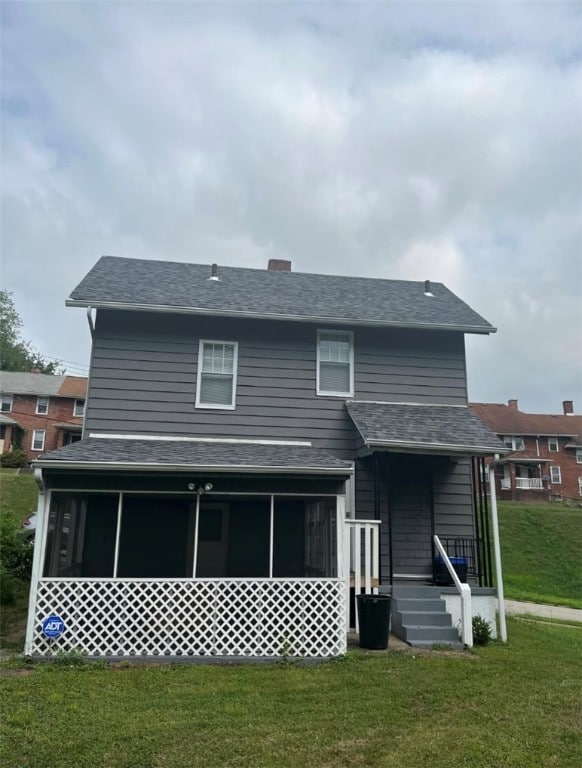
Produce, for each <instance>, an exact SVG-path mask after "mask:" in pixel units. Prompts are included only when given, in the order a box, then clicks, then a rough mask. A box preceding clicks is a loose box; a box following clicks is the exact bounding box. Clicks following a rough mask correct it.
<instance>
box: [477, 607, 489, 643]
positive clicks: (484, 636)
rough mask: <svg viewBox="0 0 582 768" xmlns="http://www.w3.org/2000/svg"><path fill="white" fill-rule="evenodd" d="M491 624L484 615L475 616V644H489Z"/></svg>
mask: <svg viewBox="0 0 582 768" xmlns="http://www.w3.org/2000/svg"><path fill="white" fill-rule="evenodd" d="M491 637H492V636H491V625H490V624H489V622H488V621H485V619H484V618H483V617H482V616H479V615H478V614H477V616H473V645H487V643H489V642H490V641H491Z"/></svg>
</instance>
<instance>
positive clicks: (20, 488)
mask: <svg viewBox="0 0 582 768" xmlns="http://www.w3.org/2000/svg"><path fill="white" fill-rule="evenodd" d="M37 497H38V486H37V484H36V483H35V481H34V477H33V475H17V474H16V472H15V471H14V470H10V469H4V470H2V471H1V472H0V502H1V503H2V504H5V505H6V506H7V507H8V509H10V510H12V512H13V513H14V514H15V515H17V516H18V518H19V519H21V520H24V519H25V518H26V517H29V516H30V515H31V514H32V513H33V512H35V511H36V500H37Z"/></svg>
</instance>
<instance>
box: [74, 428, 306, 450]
mask: <svg viewBox="0 0 582 768" xmlns="http://www.w3.org/2000/svg"><path fill="white" fill-rule="evenodd" d="M89 437H90V438H92V439H96V440H147V441H150V442H151V441H159V442H164V443H226V444H227V445H286V446H300V447H302V448H312V447H313V446H312V444H311V442H310V441H309V440H252V439H250V438H240V439H239V438H236V437H180V436H179V435H137V434H134V433H128V434H119V433H115V434H108V433H107V432H90V433H89Z"/></svg>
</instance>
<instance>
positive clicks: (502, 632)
mask: <svg viewBox="0 0 582 768" xmlns="http://www.w3.org/2000/svg"><path fill="white" fill-rule="evenodd" d="M498 462H499V454H498V453H496V454H495V458H494V459H493V461H492V462H491V464H490V465H489V493H490V498H491V526H492V528H493V552H494V555H495V579H496V581H497V602H498V606H499V636H500V637H501V641H502V642H503V643H506V642H507V625H506V623H505V598H504V596H503V572H502V569H501V545H500V542H499V521H498V518H497V494H496V491H495V467H496V466H497V463H498Z"/></svg>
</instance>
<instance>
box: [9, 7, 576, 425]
mask: <svg viewBox="0 0 582 768" xmlns="http://www.w3.org/2000/svg"><path fill="white" fill-rule="evenodd" d="M3 10H4V14H5V19H4V39H3V55H4V59H5V64H4V72H5V78H4V80H5V83H4V114H3V155H2V157H3V174H4V184H3V202H2V224H3V227H2V229H3V242H2V254H3V255H2V281H3V284H5V285H6V287H8V288H11V289H13V290H14V291H15V296H16V301H17V304H18V308H19V310H20V312H21V314H22V316H23V319H24V321H25V326H26V333H27V335H28V336H29V337H31V338H32V339H33V341H34V342H35V343H36V344H37V345H38V346H39V347H40V348H41V349H42V350H44V351H46V352H47V353H48V354H51V355H55V356H59V357H61V358H63V359H66V360H73V361H77V362H82V363H83V362H84V363H86V361H87V358H88V351H89V337H88V333H87V331H86V327H85V321H84V318H83V317H82V316H81V313H79V312H75V311H74V310H66V309H65V308H64V307H63V303H64V298H65V297H66V296H67V295H68V293H69V292H70V290H71V289H72V287H73V286H74V285H75V284H76V283H77V282H78V280H79V279H80V278H81V277H82V276H83V274H84V273H85V272H86V271H87V270H88V269H89V268H90V267H91V266H92V264H93V263H94V262H95V260H96V259H97V258H98V256H99V255H101V254H102V253H108V254H112V255H119V256H134V257H142V258H171V259H175V260H191V261H218V262H219V263H223V264H231V265H240V266H243V265H245V266H256V267H262V266H264V265H265V263H266V259H267V258H269V257H272V256H279V257H283V258H290V259H291V260H292V261H293V262H294V268H295V269H298V270H304V271H318V272H337V273H342V274H360V275H372V276H382V277H398V278H409V279H424V278H426V277H428V278H431V279H434V280H441V281H443V282H445V283H446V284H447V285H449V287H451V288H452V289H453V290H455V291H456V292H457V293H459V294H460V295H461V296H462V297H463V298H465V299H466V300H467V301H468V302H469V303H470V304H472V305H473V306H474V307H475V309H477V310H478V311H479V312H481V313H482V314H483V315H484V316H485V317H487V319H489V320H490V321H491V322H492V323H493V324H495V325H497V326H498V327H499V333H498V334H497V335H495V336H493V337H491V338H477V339H470V340H469V341H468V352H469V376H470V385H471V387H470V395H471V397H472V398H473V399H476V400H494V401H503V400H505V399H507V398H508V397H514V396H516V397H519V398H520V400H521V402H522V405H523V406H524V407H526V408H529V409H530V410H546V411H556V410H557V409H558V408H559V405H560V401H561V400H562V399H566V398H568V399H570V398H574V399H575V400H577V403H578V407H582V374H581V369H580V359H581V357H582V356H581V355H580V349H581V348H582V316H581V309H580V305H581V302H580V290H581V287H582V274H581V253H582V247H581V246H582V241H581V227H580V202H581V184H582V172H581V166H582V148H581V143H580V128H581V125H582V108H581V103H580V98H579V94H580V93H581V92H582V90H581V73H582V68H581V58H580V49H579V42H580V41H579V34H578V33H577V29H579V6H578V5H577V4H569V3H563V4H562V3H551V4H550V3H540V4H532V3H527V4H525V3H514V2H512V3H502V4H498V5H497V4H492V3H486V4H485V3H476V2H473V3H471V2H463V3H452V2H450V3H448V2H443V3H437V2H431V3H407V4H379V3H365V4H362V3H354V4H344V5H337V4H329V5H325V4H313V5H310V4H301V5H299V4H297V5H293V4H285V5H283V4H271V5H269V4H263V3H262V4H257V5H255V4H250V3H248V4H242V3H236V4H232V5H229V4H209V5H204V4H175V5H174V4H166V3H164V4H142V5H125V4H91V5H88V4H71V3H68V4H58V5H57V4H50V5H42V4H27V3H19V4H5V6H4V8H3Z"/></svg>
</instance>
